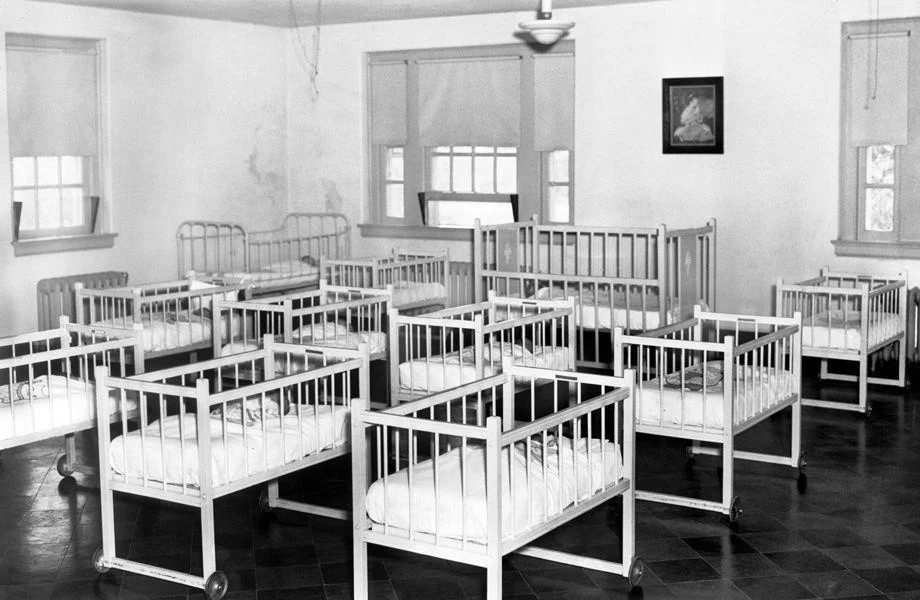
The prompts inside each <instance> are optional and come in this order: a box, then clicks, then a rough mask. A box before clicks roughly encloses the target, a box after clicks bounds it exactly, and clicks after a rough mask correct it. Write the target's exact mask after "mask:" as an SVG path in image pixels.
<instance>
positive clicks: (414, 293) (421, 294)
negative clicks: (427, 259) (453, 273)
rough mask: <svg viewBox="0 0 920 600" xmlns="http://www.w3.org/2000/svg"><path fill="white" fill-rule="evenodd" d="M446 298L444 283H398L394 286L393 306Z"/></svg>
mask: <svg viewBox="0 0 920 600" xmlns="http://www.w3.org/2000/svg"><path fill="white" fill-rule="evenodd" d="M445 296H447V289H446V288H445V287H444V284H443V283H438V282H436V281H431V282H428V283H419V282H415V281H397V282H396V283H394V284H393V306H402V305H404V304H410V303H414V302H419V301H420V300H429V299H433V298H444V297H445Z"/></svg>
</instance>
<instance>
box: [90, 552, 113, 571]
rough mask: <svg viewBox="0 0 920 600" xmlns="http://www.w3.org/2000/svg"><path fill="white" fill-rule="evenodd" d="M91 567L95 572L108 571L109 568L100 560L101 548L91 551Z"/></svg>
mask: <svg viewBox="0 0 920 600" xmlns="http://www.w3.org/2000/svg"><path fill="white" fill-rule="evenodd" d="M93 568H94V569H96V572H97V573H108V572H109V568H108V567H107V566H105V564H104V563H103V562H102V548H96V551H95V552H93Z"/></svg>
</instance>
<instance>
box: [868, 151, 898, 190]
mask: <svg viewBox="0 0 920 600" xmlns="http://www.w3.org/2000/svg"><path fill="white" fill-rule="evenodd" d="M866 183H881V184H888V185H893V184H894V146H893V145H888V144H886V145H882V146H869V147H868V148H866Z"/></svg>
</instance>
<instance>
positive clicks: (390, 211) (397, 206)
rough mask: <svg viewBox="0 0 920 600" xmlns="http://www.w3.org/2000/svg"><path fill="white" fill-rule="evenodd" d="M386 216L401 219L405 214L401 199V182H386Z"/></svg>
mask: <svg viewBox="0 0 920 600" xmlns="http://www.w3.org/2000/svg"><path fill="white" fill-rule="evenodd" d="M387 216H388V217H394V218H397V219H402V218H403V217H404V216H405V202H404V201H403V184H401V183H388V184H387Z"/></svg>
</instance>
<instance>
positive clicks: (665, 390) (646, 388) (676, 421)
mask: <svg viewBox="0 0 920 600" xmlns="http://www.w3.org/2000/svg"><path fill="white" fill-rule="evenodd" d="M794 379H795V378H794V377H793V375H792V373H790V372H789V371H785V370H780V371H779V372H776V370H775V369H772V368H763V367H761V368H757V369H754V368H752V367H744V368H742V369H740V370H739V371H737V372H736V377H735V383H734V394H735V406H737V405H738V402H739V401H740V402H742V403H745V404H747V403H749V402H750V403H752V404H753V405H758V404H759V405H760V406H761V407H762V410H766V409H768V408H770V407H772V406H774V405H776V404H778V403H779V402H781V401H782V400H783V399H785V398H787V397H788V396H789V394H791V393H793V391H795V380H794ZM704 396H705V397H704ZM704 403H705V413H704V410H703V408H704ZM704 415H705V416H704ZM724 417H725V415H724V408H723V383H722V382H719V383H718V384H716V385H714V386H711V387H707V388H706V393H705V394H704V393H703V390H690V389H681V388H679V387H669V386H667V385H661V380H660V379H658V378H657V377H656V378H655V379H651V380H649V381H645V382H643V383H642V385H640V386H639V387H638V389H637V390H636V423H637V424H639V425H651V426H661V427H667V428H677V429H680V428H681V427H692V428H700V427H703V425H704V424H705V427H706V429H712V430H720V429H722V428H723V426H724V423H725V420H724Z"/></svg>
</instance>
